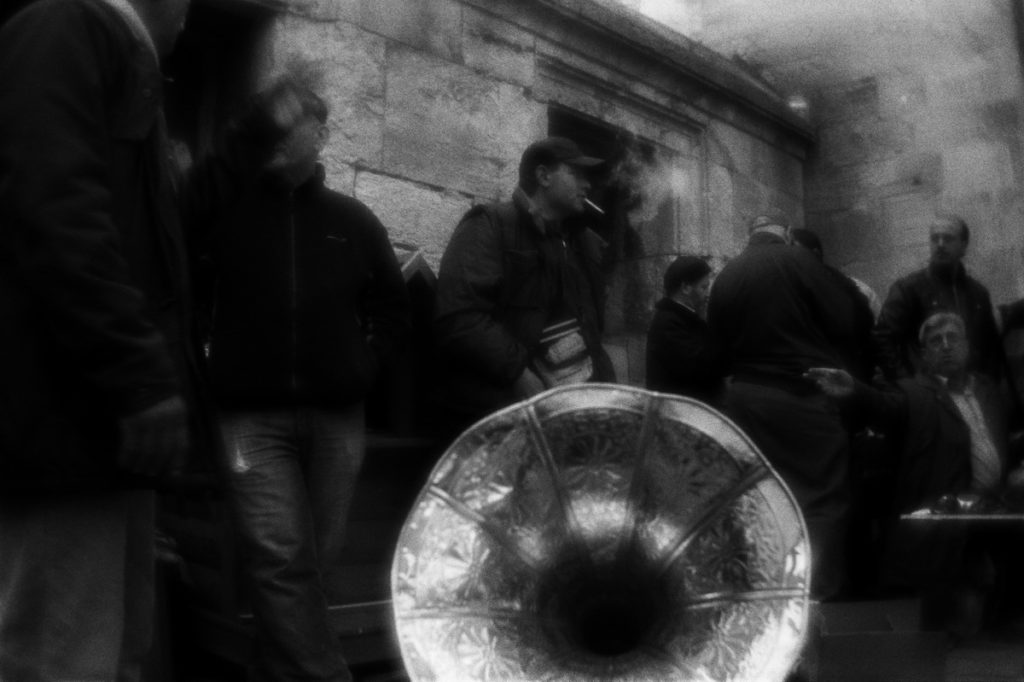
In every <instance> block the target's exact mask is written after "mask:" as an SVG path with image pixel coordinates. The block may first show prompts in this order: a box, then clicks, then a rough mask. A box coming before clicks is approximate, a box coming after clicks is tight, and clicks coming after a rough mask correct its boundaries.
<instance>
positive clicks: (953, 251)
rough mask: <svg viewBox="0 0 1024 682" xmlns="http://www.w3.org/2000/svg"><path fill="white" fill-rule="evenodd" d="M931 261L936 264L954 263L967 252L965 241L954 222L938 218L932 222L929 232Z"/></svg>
mask: <svg viewBox="0 0 1024 682" xmlns="http://www.w3.org/2000/svg"><path fill="white" fill-rule="evenodd" d="M929 238H930V241H931V262H932V263H934V264H936V265H955V264H957V263H959V262H960V261H961V260H962V259H963V257H964V254H965V253H966V252H967V243H966V242H964V236H963V233H962V232H961V231H960V226H959V225H957V224H956V223H954V222H952V221H950V220H946V219H944V218H940V219H938V220H936V221H935V222H934V223H932V226H931V230H930V232H929Z"/></svg>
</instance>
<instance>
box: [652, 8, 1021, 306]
mask: <svg viewBox="0 0 1024 682" xmlns="http://www.w3.org/2000/svg"><path fill="white" fill-rule="evenodd" d="M679 5H680V7H682V8H683V9H684V11H683V12H681V13H679V14H677V15H676V17H677V18H678V19H679V20H680V21H681V22H684V23H685V25H684V23H680V24H677V25H676V28H677V29H679V30H683V31H685V32H686V33H687V35H689V36H690V37H692V38H695V39H698V40H700V41H701V42H703V43H705V44H706V45H708V46H710V47H712V48H714V49H717V50H719V51H721V52H723V53H725V54H728V55H731V56H732V55H735V56H736V57H738V58H739V59H741V60H742V61H743V62H744V63H746V64H748V65H749V66H750V67H751V68H752V69H754V70H756V71H757V72H759V73H760V74H761V75H763V76H764V77H765V78H767V79H768V80H769V81H770V82H772V83H773V84H774V85H775V86H776V87H777V88H778V89H779V90H780V91H782V92H784V93H785V94H787V95H799V96H802V97H804V98H806V100H807V101H808V102H809V104H810V120H811V123H812V125H813V128H814V132H815V133H816V136H817V141H818V143H817V145H816V146H815V147H814V148H813V149H812V151H811V154H810V157H809V160H808V163H807V165H806V174H805V193H806V204H805V208H806V220H807V222H808V225H809V226H811V227H814V228H816V229H818V230H819V231H820V233H821V235H822V238H823V240H824V242H825V248H826V255H827V256H828V257H829V258H830V259H831V260H832V261H834V262H835V263H836V264H838V265H840V266H841V267H843V268H844V269H845V270H847V271H848V272H850V273H851V274H853V275H855V276H857V277H860V278H863V279H864V280H866V281H867V282H868V283H869V284H871V285H872V286H873V287H874V288H875V289H876V290H877V291H878V292H879V294H880V295H882V296H884V295H885V293H886V291H887V290H888V287H889V285H890V284H891V282H892V281H893V280H894V279H895V278H896V277H898V276H900V275H902V274H904V273H906V272H908V271H910V270H911V269H914V268H917V267H920V266H921V265H923V264H924V263H925V262H926V260H927V254H928V244H927V226H928V222H929V219H930V217H931V215H932V214H933V212H934V211H937V210H947V211H954V212H956V213H959V214H961V215H963V216H964V217H965V218H966V220H967V222H968V224H969V225H970V226H971V228H972V237H971V247H970V250H969V254H968V259H967V264H968V267H969V268H970V269H971V270H972V271H973V272H974V273H975V274H976V275H977V276H979V277H980V279H981V280H982V281H983V282H985V283H986V284H987V285H988V286H989V288H990V290H991V291H992V295H993V298H994V299H995V301H996V302H997V303H998V302H1005V301H1008V300H1012V299H1015V298H1018V297H1020V296H1021V295H1022V294H1024V268H1022V267H1021V265H1022V264H1024V262H1022V255H1024V233H1022V232H1021V224H1022V213H1024V184H1022V180H1024V155H1022V121H1021V104H1022V94H1024V93H1022V80H1021V68H1020V64H1021V62H1020V50H1019V45H1018V41H1017V36H1016V30H1017V24H1016V21H1015V17H1014V16H1013V8H1012V3H1008V2H1003V1H1002V0H906V1H904V2H900V3H892V2H884V1H882V0H862V1H860V2H856V3H850V2H840V1H838V0H680V3H679ZM661 18H662V19H665V20H670V18H669V17H668V16H667V15H666V16H662V17H661Z"/></svg>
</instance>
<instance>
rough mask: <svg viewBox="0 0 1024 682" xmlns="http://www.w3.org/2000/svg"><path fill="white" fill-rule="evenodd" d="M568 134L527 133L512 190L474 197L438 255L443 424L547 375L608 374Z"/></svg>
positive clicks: (457, 424) (578, 175)
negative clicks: (535, 138)
mask: <svg viewBox="0 0 1024 682" xmlns="http://www.w3.org/2000/svg"><path fill="white" fill-rule="evenodd" d="M599 163H601V161H600V160H599V159H595V158H591V157H588V156H584V155H583V153H582V152H581V151H580V149H579V147H578V146H577V145H576V144H575V143H574V142H572V141H571V140H568V139H565V138H562V137H549V138H547V139H544V140H541V141H540V142H536V143H534V144H531V145H530V146H529V147H528V148H527V149H526V151H525V152H523V156H522V159H521V160H520V164H519V186H518V187H517V188H516V190H515V192H514V193H513V196H512V201H510V202H505V203H500V204H491V205H487V206H477V207H476V208H473V209H472V210H470V212H469V213H467V214H466V216H465V217H464V218H463V219H462V221H461V222H460V223H459V225H458V227H456V228H455V233H454V234H453V235H452V238H451V241H450V242H449V243H448V247H447V248H446V249H445V253H444V257H443V259H442V260H441V270H440V274H439V276H438V282H437V309H436V314H435V320H434V338H435V344H436V347H437V350H438V353H439V355H440V358H441V361H442V363H443V364H442V370H441V372H442V374H441V377H442V378H441V382H442V387H441V391H442V395H441V400H442V402H443V403H444V406H445V408H446V409H447V410H448V417H449V420H450V421H451V424H450V425H449V428H452V429H454V430H461V428H462V427H465V426H468V425H470V424H472V423H473V422H474V421H475V420H477V419H479V418H481V417H484V416H485V415H487V414H488V413H490V412H492V411H494V410H496V409H498V408H500V407H505V406H507V405H510V404H511V403H513V402H515V401H516V400H520V399H523V398H527V397H529V396H531V395H534V394H536V393H539V392H540V391H542V390H544V389H546V388H550V387H551V386H555V385H559V384H564V383H574V382H580V381H613V380H614V370H613V369H612V365H611V361H610V360H609V358H608V355H607V353H606V352H605V350H604V348H603V347H602V346H601V329H602V324H603V320H602V316H603V308H604V293H605V292H604V282H603V278H602V275H601V257H602V249H603V245H604V242H603V240H602V239H601V238H600V237H599V236H598V235H597V234H596V233H594V232H593V231H592V230H590V229H588V228H585V227H577V228H575V229H569V228H568V227H567V226H566V224H565V223H566V219H567V218H569V217H570V216H574V215H578V214H581V213H582V212H583V211H584V208H585V204H584V200H585V199H586V193H587V190H588V189H589V188H590V183H589V181H588V180H587V178H586V175H585V171H586V169H587V168H589V167H591V166H594V165H597V164H599Z"/></svg>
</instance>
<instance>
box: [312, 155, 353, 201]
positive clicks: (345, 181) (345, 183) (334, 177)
mask: <svg viewBox="0 0 1024 682" xmlns="http://www.w3.org/2000/svg"><path fill="white" fill-rule="evenodd" d="M320 163H322V164H323V166H324V171H326V175H327V178H326V180H325V183H326V184H327V186H328V187H330V188H331V189H333V190H334V191H336V192H341V193H342V194H347V195H349V196H354V195H355V191H356V169H355V168H353V167H352V166H350V165H349V164H347V163H345V161H344V160H342V159H340V158H339V157H337V156H333V155H329V154H321V155H320Z"/></svg>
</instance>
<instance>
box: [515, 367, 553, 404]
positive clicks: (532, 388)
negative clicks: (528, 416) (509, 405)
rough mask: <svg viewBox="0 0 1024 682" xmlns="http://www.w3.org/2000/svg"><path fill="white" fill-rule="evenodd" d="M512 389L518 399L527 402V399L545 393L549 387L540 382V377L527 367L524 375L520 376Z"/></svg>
mask: <svg viewBox="0 0 1024 682" xmlns="http://www.w3.org/2000/svg"><path fill="white" fill-rule="evenodd" d="M512 388H513V389H514V390H515V393H516V397H517V398H519V399H520V400H525V399H526V398H531V397H533V396H535V395H537V394H538V393H543V392H544V390H545V389H546V388H547V387H546V386H545V385H544V382H543V381H541V380H540V377H539V376H537V375H536V374H535V373H534V372H533V370H531V369H530V368H529V367H527V368H526V369H524V370H523V373H522V374H520V375H519V378H518V379H516V382H515V384H513V385H512Z"/></svg>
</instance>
